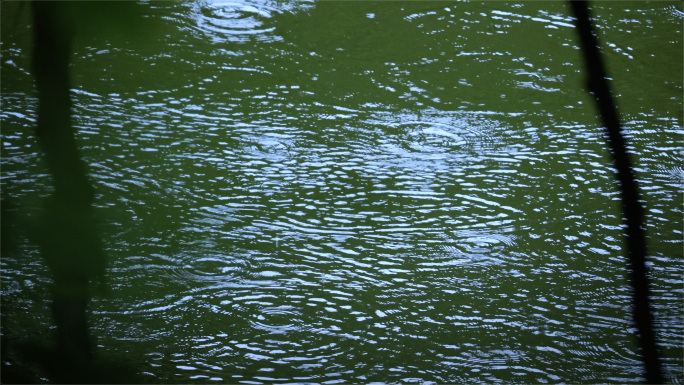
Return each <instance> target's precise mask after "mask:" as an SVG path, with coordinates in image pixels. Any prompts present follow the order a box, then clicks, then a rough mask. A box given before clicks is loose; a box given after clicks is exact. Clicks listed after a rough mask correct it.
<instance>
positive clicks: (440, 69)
mask: <svg viewBox="0 0 684 385" xmlns="http://www.w3.org/2000/svg"><path fill="white" fill-rule="evenodd" d="M5 7H6V9H5V12H3V41H2V53H3V59H2V60H3V61H2V103H3V109H2V112H1V113H0V116H1V118H2V134H1V136H2V160H1V163H2V171H1V175H2V190H3V198H5V199H8V201H10V202H12V203H13V204H15V205H17V207H21V208H16V209H14V210H10V212H13V213H14V214H15V215H17V216H18V217H31V216H32V215H33V216H34V215H35V214H36V213H37V212H38V211H39V208H40V205H41V198H42V197H45V196H47V195H49V193H50V191H51V187H50V180H51V179H50V176H49V175H48V173H47V170H46V167H45V165H44V164H43V163H42V162H43V159H42V155H41V153H40V152H39V150H38V147H37V144H36V141H35V138H34V136H33V134H32V130H33V127H34V125H35V119H36V105H37V100H36V97H35V93H34V91H33V89H32V77H31V74H30V73H31V69H30V57H31V52H30V36H31V28H30V25H29V23H28V22H27V20H28V15H27V12H28V11H27V9H23V10H22V9H20V8H17V7H14V8H11V9H10V7H9V6H7V5H6V6H5ZM145 7H146V9H147V10H148V13H149V18H148V21H149V22H150V23H152V24H153V25H154V28H153V29H152V31H151V32H149V34H148V35H147V36H143V37H137V38H132V37H125V36H123V37H122V36H117V35H112V34H109V35H103V36H99V35H88V36H80V37H79V38H78V39H77V41H76V44H75V47H74V50H75V53H74V55H73V65H72V77H73V89H72V94H71V95H72V99H73V102H74V108H73V118H74V120H73V121H74V125H75V127H76V129H77V136H78V141H79V144H80V146H81V149H82V155H83V157H84V159H85V160H86V162H87V163H88V167H89V172H90V175H91V179H92V182H93V184H94V186H95V189H96V193H97V199H96V206H97V213H98V214H99V215H100V217H101V218H102V221H103V223H102V229H103V237H104V241H105V244H106V248H107V252H108V254H109V256H110V268H109V271H108V279H109V281H108V282H109V284H110V285H111V288H112V290H111V293H110V295H109V297H108V298H103V297H96V298H95V299H94V302H93V304H92V316H91V325H92V334H93V336H94V337H95V339H96V342H97V344H98V346H99V351H101V352H108V353H111V354H121V355H126V356H129V357H131V356H133V357H137V362H139V368H138V370H140V371H141V372H143V373H144V374H145V376H148V377H149V380H150V381H152V382H192V383H195V382H197V383H199V382H223V383H243V384H258V383H273V382H283V383H292V382H313V383H326V384H334V383H349V382H373V381H382V382H424V383H444V382H452V383H454V382H455V383H463V382H466V383H482V382H505V383H558V382H572V383H578V382H609V383H627V382H638V381H640V380H641V378H642V377H641V376H642V370H641V366H640V365H641V364H640V356H639V354H638V351H637V348H636V344H635V329H634V328H633V326H632V324H631V316H630V306H631V305H630V303H631V295H630V286H629V283H628V281H627V270H626V266H627V261H626V258H625V257H624V256H625V250H624V243H623V235H622V227H621V220H620V218H621V212H620V196H619V191H618V189H617V185H616V182H615V177H614V172H613V169H612V167H611V160H610V157H609V154H608V152H607V150H606V145H605V140H604V137H603V134H602V128H601V127H600V125H599V122H598V119H597V115H596V113H595V110H594V105H593V103H592V99H591V97H590V96H589V95H588V94H587V93H586V91H585V90H584V88H583V86H584V79H585V78H584V74H583V73H582V60H581V52H580V50H579V48H578V42H577V39H576V31H575V30H574V27H573V19H572V18H571V17H570V16H569V10H568V9H567V6H566V5H565V4H563V3H556V2H527V3H523V4H511V3H502V2H486V3H450V2H435V3H429V2H319V3H312V2H287V3H283V2H271V1H225V2H181V3H164V2H151V3H150V4H147V5H145ZM15 8H17V9H15ZM681 8H682V7H681V3H680V2H656V3H643V2H634V3H620V5H617V4H614V3H599V4H596V5H595V6H594V8H593V9H594V11H595V14H596V26H597V28H598V30H599V32H600V37H601V41H602V43H603V44H604V54H605V57H606V60H607V63H608V66H609V72H610V74H611V75H610V76H611V80H612V84H613V86H614V93H615V96H616V100H617V102H618V103H619V105H618V107H619V110H620V113H621V117H622V120H623V123H624V126H625V134H626V136H627V137H628V139H629V143H630V149H631V151H632V153H633V160H634V164H635V167H636V173H637V177H638V180H639V183H640V187H641V192H642V198H643V200H644V205H645V208H646V224H645V225H646V231H647V235H648V242H649V245H648V246H649V267H650V269H651V275H652V288H653V294H654V296H653V305H654V309H655V320H656V328H657V333H658V337H659V343H660V345H661V347H662V349H663V356H664V357H663V362H664V364H665V370H666V375H667V377H668V379H669V380H670V381H672V382H675V383H681V382H682V374H683V373H684V368H683V366H682V358H684V357H683V355H682V348H683V346H684V345H683V343H682V339H681V336H682V332H683V331H684V320H683V317H682V314H683V313H682V284H683V283H684V281H683V280H682V256H683V255H682V254H683V253H682V246H683V245H682V224H683V221H682V203H683V202H682V188H683V187H684V171H683V170H682V142H681V139H682V137H681V135H682V132H683V131H682V97H681V96H682V72H683V68H682V60H681V58H682V55H683V51H682V12H681ZM15 11H16V14H17V15H19V16H18V18H17V19H16V20H18V21H17V22H16V23H14V24H13V23H9V22H8V21H7V20H8V19H7V18H9V17H10V14H14V13H13V12H15ZM22 15H23V16H22ZM15 239H16V240H15V242H14V243H15V247H14V250H13V252H11V253H9V254H8V253H4V254H3V256H2V294H3V329H2V333H3V335H9V336H11V337H12V338H17V339H21V338H28V337H29V336H31V337H35V336H44V338H45V339H47V338H50V337H49V336H50V334H49V333H50V330H49V328H50V325H51V324H52V321H51V318H50V312H49V304H48V303H47V302H46V298H47V293H48V291H49V287H50V286H49V285H50V279H49V274H48V272H47V271H46V268H45V267H44V266H43V264H42V262H41V259H40V256H39V255H38V252H37V248H36V247H35V246H34V245H32V244H31V243H30V242H29V241H28V240H27V239H26V238H25V237H24V236H22V235H21V234H20V231H19V235H17V237H16V238H15Z"/></svg>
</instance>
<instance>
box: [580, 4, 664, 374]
mask: <svg viewBox="0 0 684 385" xmlns="http://www.w3.org/2000/svg"><path fill="white" fill-rule="evenodd" d="M570 5H571V7H572V10H573V12H574V14H575V17H576V18H577V31H578V32H579V36H580V40H581V44H582V52H583V53H584V59H585V65H586V67H587V73H588V88H589V92H591V93H592V94H593V96H594V98H595V99H596V104H597V107H598V110H599V112H600V114H601V119H602V121H603V126H604V128H605V132H606V136H607V140H608V146H609V148H610V150H611V153H612V155H613V161H614V165H615V168H616V170H617V178H618V181H619V182H620V189H621V193H622V208H623V211H624V217H625V223H626V225H627V228H626V235H627V254H628V256H629V268H630V280H631V283H632V288H633V296H634V298H633V301H634V309H633V312H634V314H633V318H634V323H635V324H636V327H637V330H638V333H639V347H640V348H641V353H642V357H643V361H644V365H645V369H646V381H647V382H648V383H652V384H660V383H663V381H664V379H663V375H662V369H661V365H660V360H659V359H658V346H657V344H656V337H655V333H654V331H653V315H652V313H651V306H650V303H649V285H648V271H647V268H646V237H645V234H644V229H643V227H642V220H643V209H642V207H641V203H640V202H639V191H638V188H637V182H636V180H635V178H634V172H633V171H632V166H631V164H630V160H629V154H628V153H627V148H626V146H625V140H624V138H623V137H622V130H621V126H620V120H619V117H618V113H617V109H616V108H615V103H614V102H613V98H612V96H611V92H610V85H609V84H608V81H607V80H606V71H605V67H604V64H603V60H602V57H601V53H600V51H599V48H598V39H597V37H596V34H595V32H594V30H593V27H592V24H591V21H590V15H589V8H588V5H587V2H586V1H570Z"/></svg>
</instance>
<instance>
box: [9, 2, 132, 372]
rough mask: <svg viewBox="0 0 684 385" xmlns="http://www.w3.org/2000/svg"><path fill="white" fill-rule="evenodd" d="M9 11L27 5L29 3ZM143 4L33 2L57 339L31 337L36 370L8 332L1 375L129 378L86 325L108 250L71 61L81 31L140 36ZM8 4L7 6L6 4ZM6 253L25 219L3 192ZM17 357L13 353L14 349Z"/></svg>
mask: <svg viewBox="0 0 684 385" xmlns="http://www.w3.org/2000/svg"><path fill="white" fill-rule="evenodd" d="M18 6H19V7H18V8H16V9H11V10H10V11H14V12H22V11H29V10H27V9H26V8H29V7H26V3H19V4H18ZM143 10H144V9H143V7H141V6H140V5H138V4H135V3H131V2H47V1H45V2H40V1H39V2H33V3H31V7H30V11H31V12H32V16H33V39H34V41H33V43H34V51H33V75H34V76H35V87H36V90H37V96H38V100H39V109H38V117H37V124H36V129H35V134H36V137H37V139H38V143H39V145H40V148H41V150H42V152H43V153H44V155H45V162H46V165H47V167H48V169H49V171H50V174H51V176H52V181H53V184H54V186H53V187H54V190H53V194H52V196H51V197H49V198H48V199H47V201H46V203H45V205H44V210H43V213H42V216H41V217H40V218H39V219H38V220H37V221H36V222H35V223H33V224H29V225H27V232H28V234H29V238H30V239H31V241H32V242H34V243H36V244H37V245H38V246H39V248H40V251H41V254H42V257H43V259H44V260H45V262H46V265H47V266H48V268H49V270H50V273H51V277H52V279H53V288H52V313H53V317H54V322H55V324H56V347H55V348H52V347H46V346H41V345H37V344H35V343H26V344H24V345H19V346H18V347H17V348H16V352H15V353H16V356H17V357H21V358H22V359H23V360H28V361H33V362H34V363H36V364H37V366H38V368H37V369H36V370H37V372H33V371H32V370H29V369H27V368H17V365H5V361H6V359H7V355H6V354H5V353H9V355H10V356H12V355H13V354H15V353H12V352H11V350H10V349H9V348H8V347H7V344H9V343H13V342H10V341H9V340H7V339H6V338H4V337H5V334H3V339H4V341H3V344H2V345H3V356H4V358H5V359H3V375H2V382H3V383H12V382H37V381H38V378H37V377H42V375H40V374H39V373H43V375H45V376H47V377H48V378H49V380H50V381H51V382H58V383H61V382H70V383H88V382H129V381H130V380H131V379H133V378H134V377H132V376H130V373H128V371H127V370H125V368H123V367H120V366H121V365H119V364H113V363H111V362H105V361H104V360H102V359H95V356H94V352H93V349H92V346H91V338H90V334H89V328H88V302H89V300H90V297H91V290H90V287H91V285H92V284H93V283H95V282H99V283H100V288H102V289H105V288H106V283H105V282H104V272H105V267H106V255H105V253H104V250H103V247H102V244H101V240H100V235H99V233H98V230H97V224H96V219H95V216H94V214H93V209H92V205H93V201H94V194H93V188H92V186H91V184H90V181H89V179H88V176H87V167H86V165H85V164H84V162H83V161H82V159H81V156H80V153H79V149H78V144H77V143H76V140H75V136H74V129H73V127H72V124H71V100H70V77H69V75H70V74H69V62H70V56H71V44H72V41H73V39H74V36H75V35H77V34H84V35H89V34H117V35H121V33H122V32H124V33H123V35H124V36H126V35H128V34H127V33H125V32H130V33H131V34H130V35H129V36H138V35H140V33H141V32H143V29H144V28H143V23H141V21H142V20H141V16H142V15H143V12H142V11H143ZM5 11H7V9H5ZM3 198H4V199H3V201H4V202H3V226H2V230H3V231H2V239H3V242H2V244H3V254H4V253H5V252H8V251H10V250H11V249H12V241H11V240H12V239H14V238H15V235H14V232H15V231H16V229H17V228H18V227H21V226H18V225H20V224H21V223H18V222H20V221H19V220H18V218H15V217H14V216H12V214H11V210H8V209H7V207H8V206H11V204H12V202H8V199H7V198H6V197H3ZM10 358H11V357H10Z"/></svg>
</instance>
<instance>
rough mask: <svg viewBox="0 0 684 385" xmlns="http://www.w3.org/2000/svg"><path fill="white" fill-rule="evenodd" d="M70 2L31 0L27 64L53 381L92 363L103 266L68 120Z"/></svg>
mask: <svg viewBox="0 0 684 385" xmlns="http://www.w3.org/2000/svg"><path fill="white" fill-rule="evenodd" d="M71 7H73V5H71V4H70V3H67V2H48V1H39V2H33V18H34V44H35V48H34V53H33V54H34V56H33V69H34V73H35V80H36V83H35V84H36V89H37V92H38V100H39V107H38V118H37V126H36V131H35V132H36V136H37V138H38V143H39V145H40V148H41V150H42V152H43V153H44V155H45V160H46V164H47V166H48V168H49V170H50V173H51V175H52V178H53V183H54V193H53V196H52V197H50V198H49V199H48V201H47V204H46V207H45V211H44V213H43V217H42V219H41V223H40V225H39V226H38V228H37V229H36V233H35V234H34V237H35V239H36V241H37V243H38V245H39V246H40V248H41V254H42V256H43V258H44V259H45V261H46V264H47V265H48V267H49V268H50V272H51V274H52V278H53V281H54V285H53V299H52V312H53V316H54V319H55V324H56V326H57V329H56V332H57V350H58V352H57V356H56V357H55V358H56V359H57V361H59V362H60V363H61V364H62V365H57V366H56V368H57V369H58V371H59V373H60V374H58V375H57V378H56V380H57V381H67V382H75V381H79V380H80V379H83V378H81V377H80V376H82V374H83V371H81V373H77V372H75V371H78V367H85V366H88V364H89V363H90V362H91V359H92V351H91V341H90V335H89V329H88V322H87V315H88V313H87V306H88V302H89V299H90V295H89V285H90V281H91V280H93V279H94V278H97V277H99V276H101V274H102V273H103V272H104V253H103V251H102V247H101V244H100V239H99V235H98V233H97V232H96V231H95V228H94V226H93V215H92V203H93V200H94V194H93V188H92V186H91V185H90V182H89V181H88V177H87V174H86V167H85V164H84V162H83V161H82V160H81V157H80V154H79V151H78V147H77V143H76V139H75V137H74V130H73V127H72V125H71V100H70V95H69V81H70V79H69V59H70V56H71V41H72V36H73V32H74V28H73V18H72V14H71V9H72V8H71ZM53 364H54V363H53ZM60 366H61V367H60ZM83 380H86V379H83Z"/></svg>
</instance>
